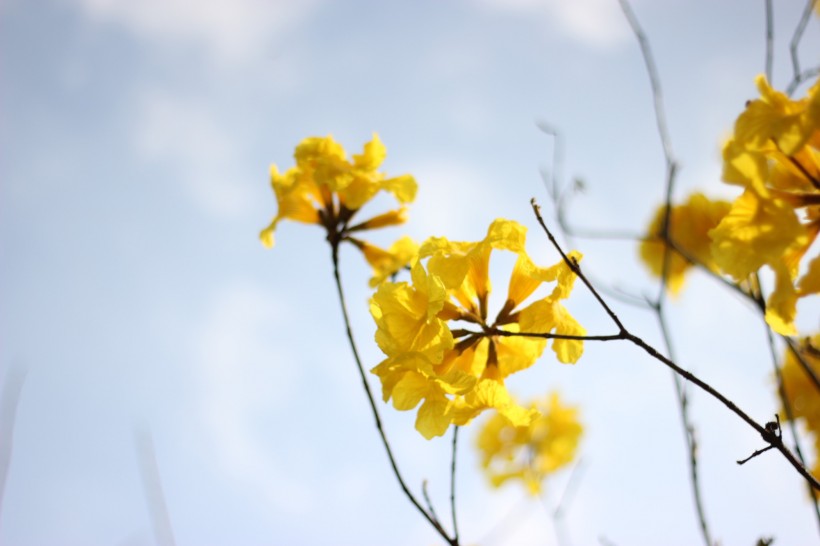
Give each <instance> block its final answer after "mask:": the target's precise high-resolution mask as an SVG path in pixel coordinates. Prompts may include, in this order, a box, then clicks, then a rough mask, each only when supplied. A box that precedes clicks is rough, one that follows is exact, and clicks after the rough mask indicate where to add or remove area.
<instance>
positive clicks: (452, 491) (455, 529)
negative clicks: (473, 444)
mask: <svg viewBox="0 0 820 546" xmlns="http://www.w3.org/2000/svg"><path fill="white" fill-rule="evenodd" d="M457 446H458V425H453V464H452V465H451V466H450V511H451V513H452V515H453V540H455V541H456V542H458V518H456V448H457Z"/></svg>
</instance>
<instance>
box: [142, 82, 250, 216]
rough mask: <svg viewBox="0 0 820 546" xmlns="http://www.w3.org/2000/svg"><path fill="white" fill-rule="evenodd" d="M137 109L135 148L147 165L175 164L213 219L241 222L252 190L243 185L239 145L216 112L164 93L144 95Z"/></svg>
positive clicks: (190, 189)
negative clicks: (156, 163) (239, 216)
mask: <svg viewBox="0 0 820 546" xmlns="http://www.w3.org/2000/svg"><path fill="white" fill-rule="evenodd" d="M137 104H138V106H137V112H138V117H137V122H136V127H135V129H134V131H133V135H134V146H135V148H136V152H137V153H138V154H139V155H140V156H141V157H142V159H143V160H146V161H151V162H167V163H170V165H171V167H172V168H174V169H176V170H177V173H176V174H177V175H178V176H179V178H180V180H181V181H182V182H183V184H185V186H186V187H187V189H188V190H189V192H190V194H191V196H192V197H193V198H194V199H195V200H196V201H197V202H198V203H199V204H200V206H202V208H203V209H205V210H206V211H208V212H211V213H212V214H215V215H217V216H223V217H224V216H236V215H238V214H240V213H242V212H244V211H247V210H248V208H249V207H250V206H252V192H251V189H250V188H249V187H248V186H247V185H243V184H242V177H241V175H242V173H243V168H242V165H241V161H240V158H239V153H238V150H237V147H236V144H235V143H236V142H237V141H238V139H237V138H231V135H230V134H229V131H228V130H227V129H226V128H224V127H221V126H220V124H219V123H218V121H217V120H216V119H215V117H214V114H213V113H212V112H213V108H209V106H208V105H207V104H206V103H204V102H202V101H201V100H198V99H196V98H190V97H185V98H183V97H181V96H174V95H171V94H169V93H166V92H160V91H149V92H144V93H143V96H142V97H141V99H139V100H138V101H137Z"/></svg>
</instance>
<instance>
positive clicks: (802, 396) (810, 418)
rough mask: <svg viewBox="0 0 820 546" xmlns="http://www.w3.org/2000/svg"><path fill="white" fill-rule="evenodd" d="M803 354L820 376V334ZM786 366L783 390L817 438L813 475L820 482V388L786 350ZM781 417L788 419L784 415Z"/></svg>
mask: <svg viewBox="0 0 820 546" xmlns="http://www.w3.org/2000/svg"><path fill="white" fill-rule="evenodd" d="M800 354H801V356H802V357H803V360H805V361H806V362H807V363H808V364H809V366H810V367H811V369H812V370H813V371H814V373H815V374H816V375H820V334H815V335H814V336H813V337H812V338H806V339H805V340H803V342H802V343H801V344H800ZM784 361H785V363H784V364H783V389H784V390H785V391H786V398H787V399H788V401H789V405H790V406H791V410H792V417H793V418H794V419H795V420H796V421H801V420H802V421H803V424H804V425H805V426H806V429H807V430H808V431H809V432H810V433H811V434H812V435H813V436H814V448H815V449H814V452H815V454H816V457H815V463H814V468H813V469H812V474H814V476H815V477H817V478H820V395H818V394H817V385H815V384H814V381H812V379H811V378H810V377H809V376H808V374H807V373H806V370H804V369H803V366H802V365H800V363H799V362H798V361H797V358H795V356H794V354H792V352H791V350H789V349H788V348H787V349H786V355H785V359H784ZM780 415H786V413H785V412H781V413H780Z"/></svg>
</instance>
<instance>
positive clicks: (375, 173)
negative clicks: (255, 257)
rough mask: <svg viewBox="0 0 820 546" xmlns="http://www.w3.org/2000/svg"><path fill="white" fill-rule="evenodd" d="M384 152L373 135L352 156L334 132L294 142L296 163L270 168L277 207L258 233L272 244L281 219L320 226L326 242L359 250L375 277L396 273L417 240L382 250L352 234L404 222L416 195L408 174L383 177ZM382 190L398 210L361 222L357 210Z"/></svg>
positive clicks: (385, 152) (404, 241)
mask: <svg viewBox="0 0 820 546" xmlns="http://www.w3.org/2000/svg"><path fill="white" fill-rule="evenodd" d="M386 155H387V150H386V149H385V146H384V144H382V142H381V140H380V139H379V137H378V135H376V134H374V135H373V139H372V140H371V141H370V142H368V143H366V144H365V145H364V149H363V151H362V153H361V154H354V155H353V157H352V159H348V157H347V153H346V152H345V150H344V148H343V147H342V146H341V145H340V144H339V143H338V142H336V141H335V140H334V139H333V137H332V136H326V137H308V138H306V139H304V140H303V141H302V142H300V143H299V145H298V146H296V150H295V152H294V159H295V160H296V165H295V166H294V167H291V168H290V169H288V170H287V171H285V172H284V173H281V172H279V169H278V168H277V166H276V165H272V166H271V170H270V183H271V187H272V189H273V192H274V195H275V196H276V203H277V206H278V210H277V214H276V216H275V217H274V218H273V220H272V221H271V223H270V224H269V225H268V226H267V227H266V228H265V229H263V230H262V232H261V233H260V235H259V238H260V239H261V241H262V243H263V244H264V245H265V246H267V247H272V246H273V244H274V231H275V230H276V227H277V225H278V224H279V222H281V221H282V220H292V221H296V222H302V223H306V224H318V225H319V226H322V227H324V228H325V230H326V231H327V235H328V240H329V241H330V242H332V243H338V242H341V241H349V242H350V243H353V244H354V245H355V246H356V247H358V248H359V249H360V250H361V251H362V252H363V254H364V256H365V258H366V259H367V261H368V262H369V263H370V264H371V266H373V269H374V274H375V276H374V281H375V280H376V279H384V278H386V277H387V276H389V275H390V274H392V273H395V272H396V271H398V270H399V269H400V268H401V267H403V266H404V265H406V264H407V262H408V261H409V259H410V257H411V256H412V255H413V254H414V253H415V249H416V248H417V247H416V246H415V243H412V241H408V240H400V241H399V242H397V243H396V244H395V245H394V246H393V247H391V249H381V248H379V247H376V246H374V245H372V244H370V243H368V242H366V241H363V240H361V239H359V238H357V237H356V234H357V233H358V232H360V231H364V230H370V229H377V228H382V227H387V226H392V225H398V224H402V223H404V222H405V221H406V220H407V210H406V207H405V205H406V204H407V203H410V202H412V201H413V200H414V199H415V197H416V190H417V184H416V181H415V179H414V178H413V177H412V176H410V175H406V174H405V175H401V176H397V177H387V176H386V175H385V174H384V173H383V172H380V171H379V167H380V166H381V164H382V162H383V161H384V159H385V157H386ZM381 191H385V192H388V193H390V194H392V195H393V196H394V197H395V198H396V200H397V201H398V203H399V208H397V209H394V210H390V211H387V212H385V213H382V214H378V215H376V216H373V217H371V218H370V219H368V220H364V221H360V220H359V219H358V218H357V214H358V211H359V209H361V208H362V207H363V206H364V205H365V204H366V203H367V202H368V201H370V200H372V199H373V198H374V197H375V196H376V194H378V193H379V192H381Z"/></svg>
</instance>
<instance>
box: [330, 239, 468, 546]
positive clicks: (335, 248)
mask: <svg viewBox="0 0 820 546" xmlns="http://www.w3.org/2000/svg"><path fill="white" fill-rule="evenodd" d="M331 258H332V260H333V278H334V280H335V281H336V291H337V293H338V296H339V304H340V305H341V307H342V316H343V317H344V322H345V330H346V332H347V340H348V342H349V344H350V349H351V351H352V352H353V359H354V360H355V361H356V368H357V369H358V370H359V376H360V377H361V380H362V385H363V386H364V391H365V394H366V395H367V401H368V402H369V403H370V409H371V411H372V413H373V419H374V420H375V421H376V428H377V429H378V431H379V437H381V440H382V444H383V445H384V450H385V452H386V453H387V458H388V459H389V460H390V466H391V467H392V469H393V474H394V475H395V476H396V480H398V482H399V486H400V487H401V490H402V491H403V492H404V494H405V496H406V497H407V498H408V500H410V502H411V503H412V504H413V506H415V507H416V510H418V511H419V512H420V513H421V515H422V516H424V519H426V520H427V521H428V522H429V523H430V525H432V526H433V528H434V529H435V530H436V531H437V532H438V534H439V535H441V537H442V538H443V539H444V540H446V541H447V543H448V544H450V545H451V546H458V539H456V538H451V537H450V536H449V535H448V534H447V531H445V530H444V528H443V527H442V526H441V524H440V523H439V522H438V520H437V519H436V518H435V517H433V515H431V514H429V513H428V512H427V511H426V510H425V509H424V508H423V507H422V506H421V504H419V501H418V500H417V499H416V497H415V495H413V493H412V492H411V491H410V489H409V488H408V487H407V484H406V483H405V482H404V478H403V477H402V475H401V472H400V471H399V467H398V464H397V463H396V458H395V457H394V456H393V450H392V449H391V448H390V442H388V441H387V435H386V433H385V431H384V427H383V426H382V420H381V416H380V415H379V410H378V408H377V407H376V401H375V399H374V398H373V392H372V391H371V390H370V384H369V383H368V382H367V375H366V374H365V372H364V366H363V365H362V360H361V358H360V357H359V350H358V348H357V347H356V341H355V340H354V339H353V330H352V328H351V327H350V317H349V316H348V314H347V303H346V302H345V295H344V290H343V289H342V280H341V276H340V274H339V241H338V240H336V241H331Z"/></svg>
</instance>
